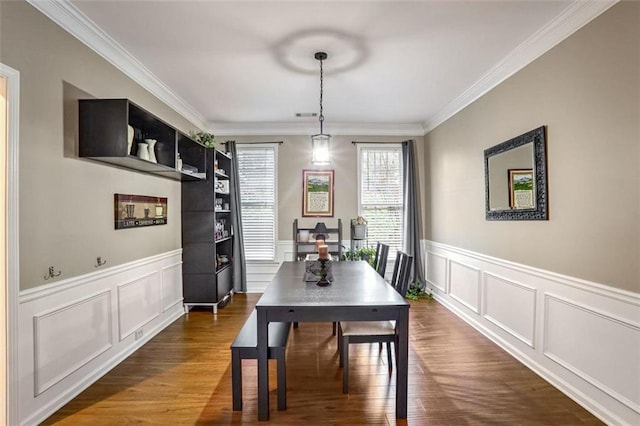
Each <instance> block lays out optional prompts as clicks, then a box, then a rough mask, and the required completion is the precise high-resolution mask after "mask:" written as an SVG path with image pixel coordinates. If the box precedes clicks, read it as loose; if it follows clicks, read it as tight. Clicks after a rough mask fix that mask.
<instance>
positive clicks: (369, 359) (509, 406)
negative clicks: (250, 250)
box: [44, 294, 602, 426]
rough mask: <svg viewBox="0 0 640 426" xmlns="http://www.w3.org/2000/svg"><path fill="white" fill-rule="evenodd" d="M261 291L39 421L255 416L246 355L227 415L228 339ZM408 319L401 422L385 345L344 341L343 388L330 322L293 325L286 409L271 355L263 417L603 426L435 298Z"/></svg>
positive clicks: (172, 330)
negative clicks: (236, 399)
mask: <svg viewBox="0 0 640 426" xmlns="http://www.w3.org/2000/svg"><path fill="white" fill-rule="evenodd" d="M259 296H260V295H256V294H248V295H244V294H236V295H234V297H233V300H232V301H231V302H230V303H229V304H228V305H227V306H226V307H225V308H223V309H220V310H219V311H218V314H217V316H213V314H212V313H211V311H210V310H206V311H204V310H203V311H192V312H190V313H189V314H188V315H185V316H184V317H181V318H180V319H178V320H177V321H175V322H174V323H173V324H172V325H171V326H170V327H168V328H167V329H165V330H164V331H162V332H161V333H160V334H159V335H158V336H156V337H155V338H153V339H152V340H151V341H149V342H148V343H147V344H146V345H144V346H143V347H142V348H140V349H139V350H138V351H136V352H135V353H134V354H133V355H132V356H130V357H129V358H128V359H126V360H125V361H124V362H122V363H121V364H120V365H118V366H117V367H116V368H114V369H113V370H112V371H111V372H109V373H108V374H107V375H105V376H104V377H103V378H102V379H100V380H99V381H98V382H96V383H95V384H93V385H92V386H91V387H89V388H88V389H87V390H85V391H84V392H82V393H81V394H80V395H78V397H77V398H75V399H74V400H72V401H71V402H69V403H68V404H67V405H65V406H64V407H62V408H61V409H60V410H59V411H58V412H56V413H55V414H54V415H53V416H51V417H50V418H49V419H48V420H47V421H46V422H44V424H46V425H51V424H56V425H85V424H86V425H89V424H90V425H115V424H127V423H147V424H160V425H193V424H198V425H204V424H207V425H224V424H257V423H258V421H257V418H258V416H257V399H256V398H257V380H256V375H257V368H256V361H255V360H245V361H243V395H244V407H243V411H242V412H234V411H232V410H231V352H230V350H229V345H230V344H231V341H232V340H233V338H234V337H235V335H236V333H237V332H238V330H239V329H240V327H241V326H242V324H243V323H244V320H245V318H246V317H247V316H248V315H249V312H250V311H251V310H252V309H253V306H254V305H255V303H256V302H257V300H258V298H259ZM410 321H411V323H410V332H411V336H410V348H409V349H410V350H409V409H408V419H407V420H406V421H400V420H398V421H396V419H395V373H394V374H392V375H391V376H390V375H389V373H388V369H387V366H386V353H385V352H384V350H383V351H382V352H381V353H379V352H378V345H369V344H360V345H353V346H351V348H350V366H351V374H350V393H349V394H348V395H344V394H342V370H341V369H339V368H338V359H337V354H336V340H335V337H333V336H332V335H331V323H301V324H300V328H298V329H295V330H293V331H292V333H291V336H290V340H289V348H288V352H287V380H288V383H287V405H288V407H287V410H286V411H277V410H276V370H275V362H274V361H271V362H270V376H269V377H270V379H269V385H270V396H271V404H270V408H271V412H270V416H271V421H270V423H269V424H274V425H280V424H287V425H299V424H305V423H306V424H308V425H317V424H335V425H338V424H340V425H356V424H362V425H387V424H390V425H392V424H412V425H456V426H457V425H494V424H501V425H595V424H602V423H601V422H600V421H599V420H598V419H596V418H595V417H594V416H592V415H591V414H590V413H589V412H587V411H586V410H585V409H583V408H582V407H580V406H579V405H578V404H576V403H575V402H573V401H572V400H571V399H569V398H568V397H566V396H564V395H563V394H562V393H561V392H560V391H558V390H557V389H555V388H554V387H552V386H551V385H549V384H548V383H547V382H545V381H544V380H542V379H541V378H539V377H538V376H537V375H536V374H534V373H533V372H532V371H530V370H529V369H527V368H526V367H525V366H523V365H522V364H520V363H519V362H518V361H516V360H515V359H514V358H512V357H511V356H510V355H509V354H507V353H506V352H504V351H503V350H501V349H500V348H498V347H497V346H496V345H495V344H493V343H492V342H491V341H489V340H488V339H487V338H485V337H484V336H482V335H481V334H480V333H478V332H477V331H476V330H475V329H473V328H472V327H470V326H468V325H467V324H466V323H464V322H463V321H462V320H460V319H459V318H457V317H456V316H455V315H453V314H452V313H451V312H449V311H448V310H447V309H446V308H444V307H442V306H441V305H440V304H438V303H437V302H435V301H431V300H430V301H419V302H412V304H411V310H410ZM262 424H267V423H262Z"/></svg>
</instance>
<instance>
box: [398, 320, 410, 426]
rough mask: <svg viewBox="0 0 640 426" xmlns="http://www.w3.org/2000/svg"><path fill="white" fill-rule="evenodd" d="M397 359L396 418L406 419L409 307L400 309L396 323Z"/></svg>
mask: <svg viewBox="0 0 640 426" xmlns="http://www.w3.org/2000/svg"><path fill="white" fill-rule="evenodd" d="M396 332H397V333H398V342H397V343H398V358H397V359H396V418H398V419H406V418H407V390H408V373H409V307H406V308H401V309H400V312H399V315H398V320H397V322H396Z"/></svg>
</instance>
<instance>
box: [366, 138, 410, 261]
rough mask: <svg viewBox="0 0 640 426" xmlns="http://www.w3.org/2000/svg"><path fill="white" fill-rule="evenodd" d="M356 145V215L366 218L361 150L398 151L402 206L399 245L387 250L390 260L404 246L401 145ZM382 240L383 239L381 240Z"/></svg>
mask: <svg viewBox="0 0 640 426" xmlns="http://www.w3.org/2000/svg"><path fill="white" fill-rule="evenodd" d="M356 146H357V160H356V161H357V167H356V169H357V187H358V188H357V195H358V215H359V216H363V217H364V218H365V219H366V216H365V215H364V212H363V208H362V152H363V151H365V150H367V148H368V149H371V148H377V149H387V150H394V151H398V153H399V158H400V178H401V182H402V197H401V199H402V202H401V203H400V206H401V207H402V210H401V215H400V217H401V218H402V225H401V227H400V247H399V248H398V249H395V248H394V247H392V248H391V250H389V257H388V261H389V262H391V261H393V260H394V259H395V257H396V251H397V250H403V248H404V243H405V241H404V232H403V228H404V220H405V208H406V206H405V203H404V191H405V188H404V186H405V184H404V167H405V164H404V158H403V156H402V145H401V144H400V143H358V144H356ZM366 241H367V243H369V244H371V242H370V241H369V237H368V236H367V240H366ZM382 242H384V241H382Z"/></svg>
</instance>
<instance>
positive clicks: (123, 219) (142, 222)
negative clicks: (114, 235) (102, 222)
mask: <svg viewBox="0 0 640 426" xmlns="http://www.w3.org/2000/svg"><path fill="white" fill-rule="evenodd" d="M113 209H114V211H113V216H114V217H113V219H114V225H115V229H126V228H139V227H141V226H154V225H166V224H167V198H165V197H152V196H148V195H129V194H113Z"/></svg>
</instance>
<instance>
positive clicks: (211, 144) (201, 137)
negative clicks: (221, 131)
mask: <svg viewBox="0 0 640 426" xmlns="http://www.w3.org/2000/svg"><path fill="white" fill-rule="evenodd" d="M189 136H191V138H192V139H193V140H195V141H196V142H199V143H201V144H202V145H204V146H206V147H207V148H215V146H216V140H215V136H214V135H213V134H212V133H207V132H195V131H193V130H192V131H190V132H189Z"/></svg>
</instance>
